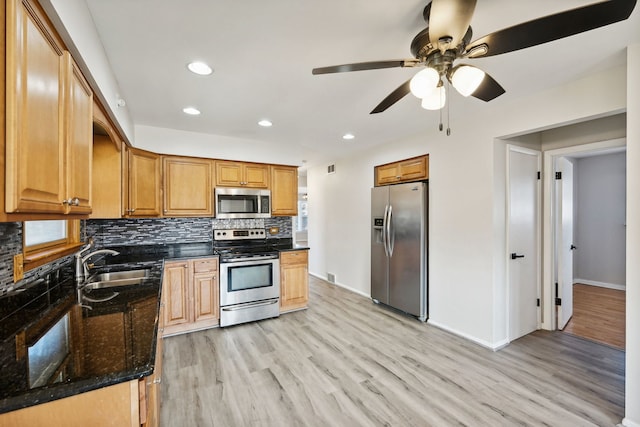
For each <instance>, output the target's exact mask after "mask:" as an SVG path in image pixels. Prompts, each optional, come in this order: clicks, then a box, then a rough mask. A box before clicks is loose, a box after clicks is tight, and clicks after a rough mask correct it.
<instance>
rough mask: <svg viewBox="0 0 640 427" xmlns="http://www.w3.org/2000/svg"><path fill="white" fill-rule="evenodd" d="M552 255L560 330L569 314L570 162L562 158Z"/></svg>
mask: <svg viewBox="0 0 640 427" xmlns="http://www.w3.org/2000/svg"><path fill="white" fill-rule="evenodd" d="M556 171H557V172H559V173H560V174H561V175H560V177H559V178H560V179H557V178H558V176H556V201H557V202H556V206H557V212H556V213H557V214H556V255H557V264H556V265H557V279H556V280H557V283H558V295H557V297H558V298H560V305H559V306H558V321H557V323H556V324H557V325H558V329H564V327H565V326H566V325H567V323H568V322H569V320H570V319H571V316H572V315H573V252H572V250H573V164H572V163H571V162H570V161H569V160H567V159H566V158H565V157H559V158H558V159H557V160H556Z"/></svg>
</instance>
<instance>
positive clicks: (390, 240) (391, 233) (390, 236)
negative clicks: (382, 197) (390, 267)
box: [387, 205, 395, 257]
mask: <svg viewBox="0 0 640 427" xmlns="http://www.w3.org/2000/svg"><path fill="white" fill-rule="evenodd" d="M394 243H395V230H394V228H393V206H391V205H389V213H388V214H387V246H388V248H389V255H388V256H389V257H392V256H393V246H394Z"/></svg>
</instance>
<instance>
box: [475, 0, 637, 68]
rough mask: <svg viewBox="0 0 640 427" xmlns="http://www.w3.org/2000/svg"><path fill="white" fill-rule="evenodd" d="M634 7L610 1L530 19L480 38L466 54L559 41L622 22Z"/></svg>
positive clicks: (627, 0) (631, 0) (630, 1)
mask: <svg viewBox="0 0 640 427" xmlns="http://www.w3.org/2000/svg"><path fill="white" fill-rule="evenodd" d="M635 5H636V0H610V1H605V2H601V3H596V4H592V5H589V6H584V7H579V8H577V9H571V10H567V11H565V12H560V13H557V14H555V15H549V16H545V17H542V18H539V19H534V20H532V21H528V22H524V23H522V24H518V25H514V26H513V27H509V28H505V29H503V30H500V31H496V32H495V33H491V34H488V35H486V36H484V37H481V38H479V39H478V40H475V41H473V42H472V43H470V44H469V45H468V46H467V48H466V52H467V54H468V56H469V57H470V58H478V57H485V56H493V55H500V54H502V53H507V52H513V51H515V50H520V49H525V48H528V47H531V46H536V45H539V44H543V43H547V42H550V41H553V40H558V39H562V38H564V37H569V36H572V35H575V34H579V33H583V32H585V31H589V30H593V29H596V28H599V27H604V26H605V25H609V24H613V23H615V22H619V21H624V20H625V19H627V18H628V17H629V15H631V12H632V11H633V8H634V7H635ZM485 50H486V52H485Z"/></svg>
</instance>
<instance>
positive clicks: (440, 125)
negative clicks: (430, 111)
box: [438, 95, 443, 132]
mask: <svg viewBox="0 0 640 427" xmlns="http://www.w3.org/2000/svg"><path fill="white" fill-rule="evenodd" d="M440 96H442V95H440ZM438 113H439V114H440V123H439V124H438V130H439V131H440V132H442V129H443V126H442V108H441V109H440V110H438Z"/></svg>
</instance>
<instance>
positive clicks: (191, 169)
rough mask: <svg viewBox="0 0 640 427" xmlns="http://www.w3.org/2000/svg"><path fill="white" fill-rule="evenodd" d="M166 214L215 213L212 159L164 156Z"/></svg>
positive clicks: (210, 214) (164, 210)
mask: <svg viewBox="0 0 640 427" xmlns="http://www.w3.org/2000/svg"><path fill="white" fill-rule="evenodd" d="M162 171H163V174H162V176H163V185H162V188H163V190H164V208H163V214H164V215H165V216H212V215H213V203H212V187H211V182H212V176H211V175H212V171H213V161H212V160H209V159H199V158H193V157H175V156H163V157H162Z"/></svg>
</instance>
